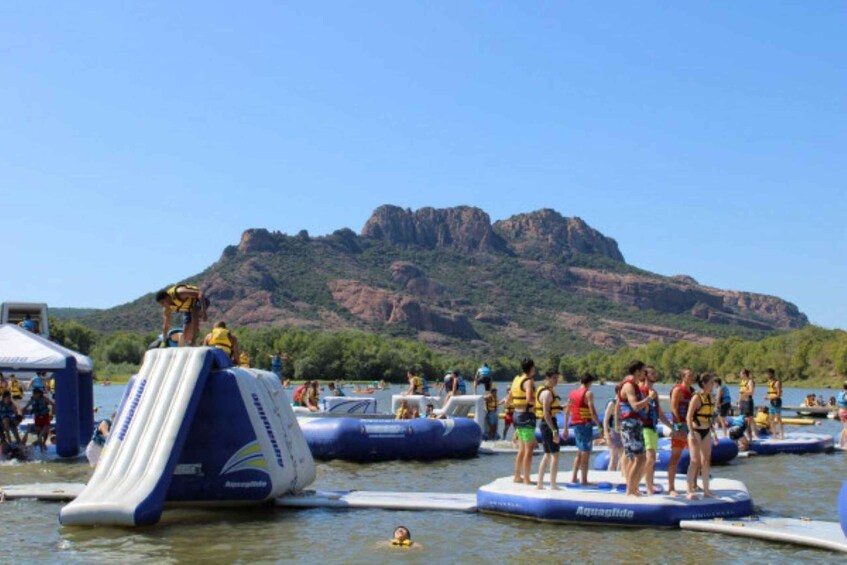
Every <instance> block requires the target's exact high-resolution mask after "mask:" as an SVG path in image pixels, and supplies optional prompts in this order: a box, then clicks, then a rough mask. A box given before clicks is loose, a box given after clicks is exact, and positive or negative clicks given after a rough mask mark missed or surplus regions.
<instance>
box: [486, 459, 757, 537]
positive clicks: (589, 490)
mask: <svg viewBox="0 0 847 565" xmlns="http://www.w3.org/2000/svg"><path fill="white" fill-rule="evenodd" d="M588 479H589V480H590V481H592V482H595V483H597V484H596V486H591V487H581V486H573V485H570V484H567V485H566V484H562V483H560V485H559V486H560V487H561V488H560V490H556V491H554V490H538V489H536V488H535V485H534V484H533V485H523V484H516V483H514V482H513V481H512V477H503V478H501V479H497V480H495V481H494V482H492V483H489V484H487V485H485V486H483V487H480V489H479V490H478V491H477V495H476V499H477V508H478V509H479V510H480V511H481V512H487V513H493V514H503V515H508V516H516V517H520V518H529V519H534V520H540V521H550V522H564V523H576V524H592V525H624V526H645V527H663V528H675V527H678V526H679V523H680V521H682V520H703V519H709V518H739V517H743V516H749V515H751V514H752V513H753V501H752V499H751V498H750V494H749V493H748V492H747V487H746V486H744V483H742V482H739V481H733V480H730V479H718V478H716V479H712V482H711V487H712V492H713V493H714V494H715V495H716V496H717V497H718V498H711V499H706V498H700V499H697V500H687V499H686V498H684V497H669V496H661V495H656V496H642V497H637V498H636V497H630V496H627V495H625V494H624V493H623V491H624V486H623V485H622V484H621V476H620V473H616V472H611V473H610V472H606V471H591V473H590V476H589V477H588ZM533 480H535V479H534V478H533ZM655 484H656V485H659V486H661V487H662V488H663V489H665V491H667V489H668V485H667V477H666V476H665V475H664V474H661V475H657V477H656V483H655ZM642 492H643V489H642Z"/></svg>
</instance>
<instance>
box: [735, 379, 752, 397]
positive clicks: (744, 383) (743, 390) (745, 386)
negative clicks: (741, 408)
mask: <svg viewBox="0 0 847 565" xmlns="http://www.w3.org/2000/svg"><path fill="white" fill-rule="evenodd" d="M751 394H753V391H751V390H750V379H741V386H740V387H738V396H750V395H751Z"/></svg>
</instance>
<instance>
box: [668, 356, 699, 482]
mask: <svg viewBox="0 0 847 565" xmlns="http://www.w3.org/2000/svg"><path fill="white" fill-rule="evenodd" d="M695 379H696V377H695V375H694V372H693V371H692V370H691V369H683V370H682V372H681V373H680V376H679V383H677V384H676V385H674V387H673V389H672V390H671V419H672V420H673V425H672V429H673V435H672V436H671V459H670V462H669V463H668V489H669V490H668V494H669V495H670V496H677V492H676V485H675V480H676V466H677V464H678V463H679V458H680V457H681V456H682V451H683V450H684V449H685V448H686V447H688V424H687V423H686V422H687V420H688V406H689V404H691V397H692V396H693V395H694V389H693V388H692V387H693V386H694V380H695Z"/></svg>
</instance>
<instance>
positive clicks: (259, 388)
mask: <svg viewBox="0 0 847 565" xmlns="http://www.w3.org/2000/svg"><path fill="white" fill-rule="evenodd" d="M314 476H315V468H314V461H313V460H312V457H311V454H310V453H309V449H308V446H307V445H306V443H305V439H304V438H303V436H302V433H301V432H300V429H299V427H298V426H297V424H296V419H295V418H294V414H293V412H292V411H291V407H290V406H289V405H288V400H287V398H286V396H285V393H284V391H283V390H282V387H281V385H280V384H279V380H278V379H277V378H276V377H274V376H273V375H272V374H271V373H267V374H265V372H263V371H253V370H245V369H238V368H232V367H231V366H230V363H229V361H228V359H227V358H226V357H225V356H223V355H220V351H219V350H213V349H209V348H205V347H198V348H171V349H160V350H152V351H148V352H147V354H146V355H145V358H144V363H143V365H142V366H141V370H140V371H139V374H138V375H137V376H135V377H134V378H133V380H132V381H131V382H130V385H129V386H128V387H127V392H126V393H125V395H124V399H123V401H122V402H121V407H120V408H119V413H118V415H117V417H116V418H115V422H114V424H113V427H112V433H111V434H110V436H109V439H108V441H107V442H106V445H105V447H104V449H103V453H102V455H101V458H100V461H99V463H98V464H97V468H96V469H95V471H94V475H93V476H92V477H91V480H90V481H89V482H88V484H87V485H86V487H85V489H84V490H83V491H82V493H80V495H79V496H78V497H77V498H76V500H74V501H73V502H71V503H70V504H68V505H67V506H65V507H64V508H63V509H62V510H61V513H60V520H61V522H62V524H63V525H101V524H111V525H141V524H151V523H155V522H157V521H158V520H159V518H160V517H161V513H162V510H163V508H164V505H165V504H166V503H168V502H180V503H192V502H196V503H203V504H205V505H208V504H209V503H210V502H218V503H227V504H233V503H240V504H244V503H250V502H252V503H256V502H262V501H266V500H270V499H273V498H276V497H277V496H280V495H282V494H285V493H287V492H297V491H299V490H300V489H302V488H303V487H304V486H307V485H308V484H310V483H311V482H312V481H313V480H314Z"/></svg>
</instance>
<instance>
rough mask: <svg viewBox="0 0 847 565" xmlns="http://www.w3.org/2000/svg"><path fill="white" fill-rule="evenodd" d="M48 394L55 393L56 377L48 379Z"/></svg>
mask: <svg viewBox="0 0 847 565" xmlns="http://www.w3.org/2000/svg"><path fill="white" fill-rule="evenodd" d="M50 392H51V393H54V392H56V377H51V378H50Z"/></svg>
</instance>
